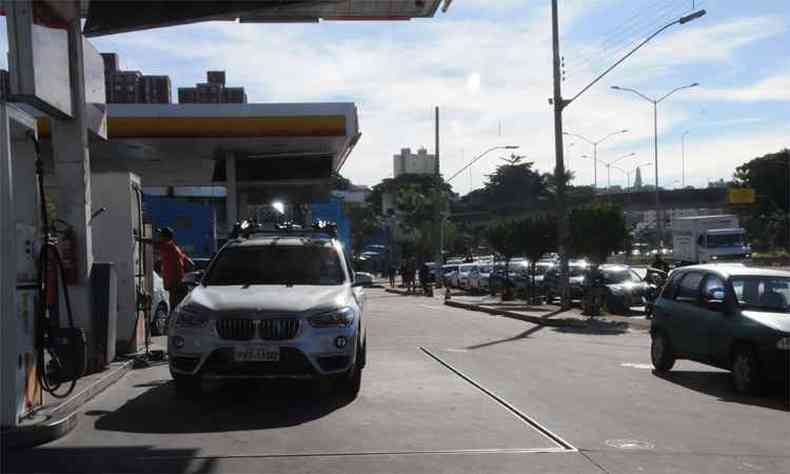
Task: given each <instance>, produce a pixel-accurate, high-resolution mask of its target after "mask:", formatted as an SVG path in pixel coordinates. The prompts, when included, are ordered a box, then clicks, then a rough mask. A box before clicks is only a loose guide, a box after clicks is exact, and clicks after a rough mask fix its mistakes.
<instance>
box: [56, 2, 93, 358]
mask: <svg viewBox="0 0 790 474" xmlns="http://www.w3.org/2000/svg"><path fill="white" fill-rule="evenodd" d="M68 28H69V76H70V78H71V96H72V118H71V119H66V120H60V119H55V118H52V119H50V122H51V123H52V154H53V159H54V163H55V180H56V182H57V185H58V202H57V215H58V218H60V219H62V220H63V221H65V222H67V223H68V224H69V225H70V226H71V227H72V228H73V229H74V233H75V238H76V242H77V249H76V252H75V255H74V256H75V260H76V262H77V267H78V271H79V278H78V281H77V283H76V284H75V285H70V286H69V291H70V297H71V307H72V310H73V314H74V324H75V325H76V326H79V327H81V328H82V329H84V330H85V332H86V336H87V339H88V365H89V367H91V366H93V364H92V361H93V358H94V356H95V354H94V350H93V348H94V345H95V344H94V341H93V338H94V335H93V328H92V317H91V299H90V272H91V266H92V265H93V243H92V238H91V228H90V225H89V223H88V221H89V219H90V215H91V185H90V184H91V180H90V173H91V167H90V155H89V151H88V122H87V111H86V107H85V77H84V69H83V51H82V32H81V29H80V20H79V18H76V19H74V20H71V21H70V22H69V27H68ZM62 317H63V318H65V308H64V311H63V312H62Z"/></svg>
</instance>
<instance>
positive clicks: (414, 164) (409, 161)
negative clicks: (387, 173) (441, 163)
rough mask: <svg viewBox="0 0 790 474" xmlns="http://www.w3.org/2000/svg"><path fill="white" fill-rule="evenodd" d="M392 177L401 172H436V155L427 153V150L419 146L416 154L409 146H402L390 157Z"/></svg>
mask: <svg viewBox="0 0 790 474" xmlns="http://www.w3.org/2000/svg"><path fill="white" fill-rule="evenodd" d="M392 164H393V171H392V174H393V176H394V177H396V178H397V177H398V176H400V175H402V174H434V173H435V172H436V155H429V154H428V150H426V149H425V148H420V149H419V150H417V154H414V153H412V152H411V148H402V149H401V151H400V153H399V154H397V155H394V156H393V159H392Z"/></svg>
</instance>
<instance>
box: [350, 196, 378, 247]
mask: <svg viewBox="0 0 790 474" xmlns="http://www.w3.org/2000/svg"><path fill="white" fill-rule="evenodd" d="M343 210H344V212H345V214H346V216H347V217H348V220H349V222H350V223H351V248H352V250H353V253H354V254H355V255H357V254H359V253H360V252H361V251H362V245H363V244H364V243H365V242H366V241H367V240H368V239H370V238H371V237H373V236H374V235H375V234H376V232H378V231H379V229H381V221H380V219H379V218H378V216H376V214H375V213H374V212H373V210H372V209H371V208H370V207H369V206H365V205H361V204H354V203H345V205H344V206H343Z"/></svg>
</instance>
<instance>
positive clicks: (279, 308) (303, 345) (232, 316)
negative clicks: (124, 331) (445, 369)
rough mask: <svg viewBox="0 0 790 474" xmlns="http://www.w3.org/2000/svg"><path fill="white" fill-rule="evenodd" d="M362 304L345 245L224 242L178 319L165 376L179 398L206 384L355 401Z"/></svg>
mask: <svg viewBox="0 0 790 474" xmlns="http://www.w3.org/2000/svg"><path fill="white" fill-rule="evenodd" d="M366 304H367V303H366V296H365V291H364V289H363V288H361V287H360V286H359V283H358V282H356V281H355V280H354V274H353V272H352V271H351V266H350V265H349V260H348V258H347V257H346V255H345V254H344V251H343V246H342V244H341V243H340V242H339V241H338V240H336V239H335V238H334V237H333V236H331V235H328V234H325V233H323V232H321V233H310V234H309V235H308V236H307V237H305V232H304V231H299V234H298V235H289V233H288V232H287V231H284V230H283V231H282V232H280V231H278V233H277V234H271V233H269V234H257V235H256V234H252V235H251V236H249V237H248V238H238V239H234V240H231V241H229V242H228V243H227V244H226V245H225V246H224V247H223V248H222V250H220V252H219V253H218V254H217V256H216V257H215V258H214V260H213V262H212V264H211V266H210V267H209V270H208V272H207V273H206V274H205V276H203V277H202V278H201V279H200V280H199V283H198V285H197V286H196V287H195V288H194V289H193V290H192V291H191V292H190V293H189V295H187V297H186V298H185V299H184V301H183V303H182V304H181V305H179V307H178V308H177V309H176V310H175V312H174V314H173V317H172V318H171V321H170V326H169V328H168V335H169V337H168V355H169V366H170V373H171V375H172V376H173V379H174V381H175V386H176V389H177V390H179V391H180V392H185V393H193V392H195V391H197V390H199V389H200V387H201V384H200V382H201V380H202V379H203V378H204V377H211V378H219V379H222V378H258V379H260V378H298V379H302V378H307V379H310V378H312V379H317V380H319V381H321V384H322V385H323V386H324V387H334V388H335V389H337V390H338V391H340V392H341V393H344V394H348V395H351V396H355V395H356V394H357V392H358V391H359V388H360V383H361V380H362V369H363V368H364V366H365V360H366V338H365V334H366V332H365V324H364V321H365V319H364V314H365V306H366Z"/></svg>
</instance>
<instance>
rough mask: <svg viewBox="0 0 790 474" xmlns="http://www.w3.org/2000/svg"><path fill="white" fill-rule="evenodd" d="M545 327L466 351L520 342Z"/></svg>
mask: <svg viewBox="0 0 790 474" xmlns="http://www.w3.org/2000/svg"><path fill="white" fill-rule="evenodd" d="M544 327H546V326H535V327H532V328H530V329H527V330H526V331H524V332H522V333H521V334H517V335H515V336H513V337H508V338H507V339H497V340H496V341H490V342H484V343H482V344H475V345H473V346H467V347H464V349H468V350H475V349H483V348H484V347H490V346H495V345H497V344H502V343H505V342H514V341H518V340H520V339H526V338H528V337H529V336H531V335H532V334H535V333H536V332H538V331H540V330H541V329H543V328H544Z"/></svg>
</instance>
